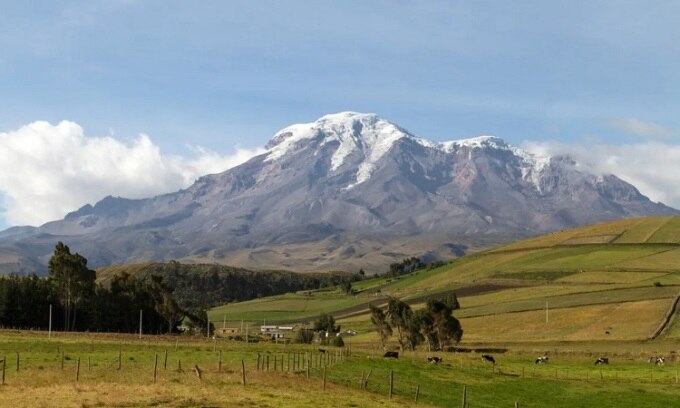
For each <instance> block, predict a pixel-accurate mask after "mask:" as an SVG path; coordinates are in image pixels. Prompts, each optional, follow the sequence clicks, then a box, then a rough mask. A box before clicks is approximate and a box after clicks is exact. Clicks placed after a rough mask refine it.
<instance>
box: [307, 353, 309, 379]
mask: <svg viewBox="0 0 680 408" xmlns="http://www.w3.org/2000/svg"><path fill="white" fill-rule="evenodd" d="M307 378H309V356H307Z"/></svg>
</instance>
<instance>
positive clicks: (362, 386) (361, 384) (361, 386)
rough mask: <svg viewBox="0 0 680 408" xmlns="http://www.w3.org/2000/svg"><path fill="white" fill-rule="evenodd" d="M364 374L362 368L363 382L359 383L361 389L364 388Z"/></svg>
mask: <svg viewBox="0 0 680 408" xmlns="http://www.w3.org/2000/svg"><path fill="white" fill-rule="evenodd" d="M364 375H365V372H364V370H361V382H360V383H359V389H360V390H363V389H364Z"/></svg>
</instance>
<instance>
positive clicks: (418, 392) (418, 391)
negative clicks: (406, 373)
mask: <svg viewBox="0 0 680 408" xmlns="http://www.w3.org/2000/svg"><path fill="white" fill-rule="evenodd" d="M418 394H420V385H416V398H415V399H414V402H415V403H416V404H417V403H418Z"/></svg>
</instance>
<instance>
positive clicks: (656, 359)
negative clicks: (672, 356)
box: [649, 356, 666, 366]
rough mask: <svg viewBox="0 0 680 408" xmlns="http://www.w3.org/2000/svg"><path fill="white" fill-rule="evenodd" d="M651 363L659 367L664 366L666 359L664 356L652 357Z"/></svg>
mask: <svg viewBox="0 0 680 408" xmlns="http://www.w3.org/2000/svg"><path fill="white" fill-rule="evenodd" d="M649 362H650V363H652V364H656V365H658V366H662V365H664V363H666V358H665V357H664V356H652V357H650V358H649Z"/></svg>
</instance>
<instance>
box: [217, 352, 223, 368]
mask: <svg viewBox="0 0 680 408" xmlns="http://www.w3.org/2000/svg"><path fill="white" fill-rule="evenodd" d="M217 372H218V373H221V372H222V350H220V357H219V361H218V362H217Z"/></svg>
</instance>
